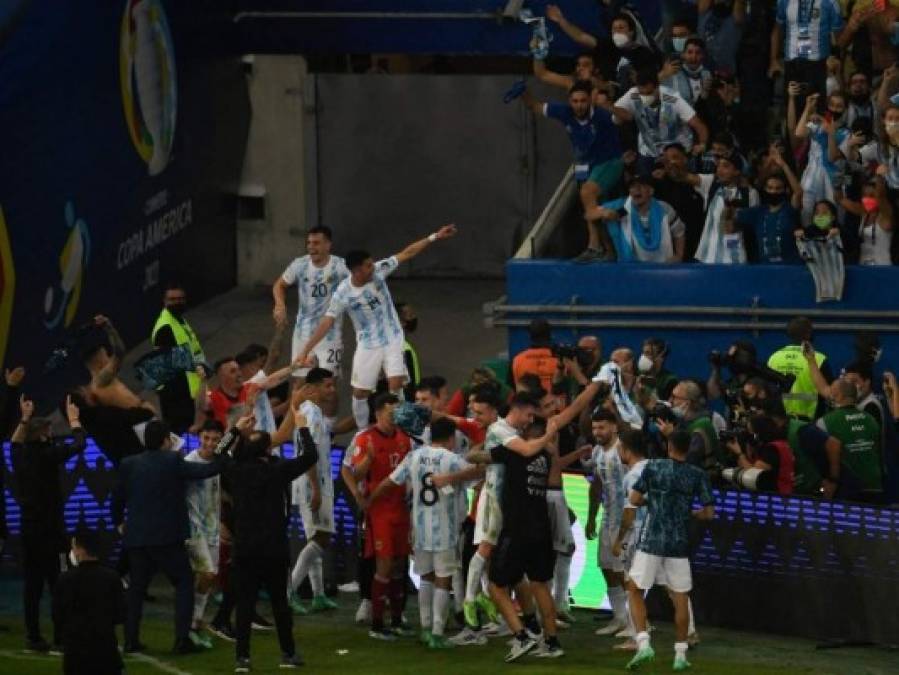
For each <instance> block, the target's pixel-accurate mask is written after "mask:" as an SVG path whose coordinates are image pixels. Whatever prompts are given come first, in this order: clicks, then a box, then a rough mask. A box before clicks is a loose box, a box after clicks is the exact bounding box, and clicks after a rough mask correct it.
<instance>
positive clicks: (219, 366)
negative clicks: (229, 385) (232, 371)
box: [212, 356, 237, 373]
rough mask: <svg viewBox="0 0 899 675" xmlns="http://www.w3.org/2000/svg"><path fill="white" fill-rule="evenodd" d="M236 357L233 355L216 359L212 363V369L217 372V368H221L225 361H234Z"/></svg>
mask: <svg viewBox="0 0 899 675" xmlns="http://www.w3.org/2000/svg"><path fill="white" fill-rule="evenodd" d="M236 360H237V359H236V358H235V357H233V356H223V357H222V358H220V359H219V360H218V361H216V362H215V363H213V364H212V370H213V372H215V373H218V371H219V368H221V367H222V366H223V365H225V364H226V363H230V362H231V361H236Z"/></svg>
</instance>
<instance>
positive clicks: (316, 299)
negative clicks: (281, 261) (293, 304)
mask: <svg viewBox="0 0 899 675" xmlns="http://www.w3.org/2000/svg"><path fill="white" fill-rule="evenodd" d="M348 276H350V272H349V270H348V269H347V268H346V263H344V261H343V258H339V257H337V256H336V255H332V256H330V257H329V258H328V262H326V263H325V264H324V266H323V267H316V266H315V265H314V264H313V263H312V260H310V258H309V256H308V255H304V256H303V257H302V258H297V259H296V260H294V261H293V262H292V263H290V265H288V266H287V269H286V270H284V274H282V275H281V279H282V280H283V281H284V283H286V284H287V285H293V284H296V285H297V295H298V296H299V305H298V307H299V310H298V311H297V323H296V327H295V329H294V330H295V331H296V333H297V335H299V336H300V337H301V338H308V337H309V336H311V335H312V333H313V332H314V331H315V329H316V327H317V326H318V324H319V322H320V321H321V320H322V317H323V316H324V315H325V311H326V310H327V309H328V305H329V304H330V302H331V298H332V297H333V295H334V291H336V290H337V286H338V285H339V284H340V282H341V281H343V280H344V279H346V278H347V277H348ZM326 339H327V340H335V341H338V342H339V341H340V322H339V321H336V322H334V327H333V328H331V330H330V331H328V335H327V338H326Z"/></svg>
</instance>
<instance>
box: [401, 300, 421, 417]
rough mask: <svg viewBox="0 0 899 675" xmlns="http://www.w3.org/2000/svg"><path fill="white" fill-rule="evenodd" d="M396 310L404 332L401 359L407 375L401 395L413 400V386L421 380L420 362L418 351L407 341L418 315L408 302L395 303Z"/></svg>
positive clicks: (413, 329)
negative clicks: (404, 364)
mask: <svg viewBox="0 0 899 675" xmlns="http://www.w3.org/2000/svg"><path fill="white" fill-rule="evenodd" d="M396 311H397V314H398V315H399V318H400V322H401V323H402V324H403V333H404V334H405V338H404V339H403V360H404V361H405V363H406V372H407V373H408V375H409V379H408V381H407V382H406V386H405V387H403V395H404V396H405V397H406V400H407V401H414V400H415V388H416V387H417V386H418V383H419V382H421V362H420V361H419V360H418V352H417V351H416V349H415V347H414V346H413V345H412V343H411V342H409V334H410V333H414V332H415V329H416V328H418V315H417V314H416V313H415V308H413V307H412V305H410V304H409V303H408V302H398V303H396Z"/></svg>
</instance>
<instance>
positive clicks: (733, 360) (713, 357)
mask: <svg viewBox="0 0 899 675" xmlns="http://www.w3.org/2000/svg"><path fill="white" fill-rule="evenodd" d="M708 359H709V363H711V364H712V366H714V367H715V368H717V369H719V370H720V369H721V368H722V367H725V366H726V367H727V368H728V370H730V372H731V373H733V374H734V375H746V376H747V377H759V378H761V379H763V380H765V381H766V382H770V383H771V384H773V385H776V386H777V387H778V388H779V389H780V391H782V392H784V391H790V389H791V388H792V387H793V382H795V381H796V376H795V375H784V374H783V373H778V372H777V371H776V370H772V369H771V368H769V367H768V366H766V365H764V364H761V363H757V362H756V360H755V356H754V354H752V353H751V352H749V351H747V350H746V349H745V348H742V347H740V346H739V343H738V344H737V345H735V347H732V348H731V349H730V350H729V351H728V353H726V354H722V353H721V352H719V351H717V350H713V351H711V352H709V356H708Z"/></svg>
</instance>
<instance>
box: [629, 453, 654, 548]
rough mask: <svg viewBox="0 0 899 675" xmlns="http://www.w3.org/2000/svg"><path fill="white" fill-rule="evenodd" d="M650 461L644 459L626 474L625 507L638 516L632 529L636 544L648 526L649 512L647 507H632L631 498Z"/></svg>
mask: <svg viewBox="0 0 899 675" xmlns="http://www.w3.org/2000/svg"><path fill="white" fill-rule="evenodd" d="M648 461H649V460H647V459H643V460H640V461H639V462H637V463H636V464H634V465H633V466H632V467H631V468H630V469H629V470H628V472H627V473H626V474H624V501H625V504H626V505H625V507H624V508H627V509H636V511H637V515H636V517H635V518H634V525H633V527H632V528H631V532H632V535H631V536H632V538H633V541H634V542H637V541H639V540H640V535H641V534H642V533H643V527H644V525H645V524H646V517H647V515H648V513H649V512H648V511H647V509H646V507H645V506H640V507H635V506H631V505H630V496H631V490H633V489H634V485H636V484H637V481H638V480H640V476H642V475H643V469H644V468H645V467H646V463H647V462H648Z"/></svg>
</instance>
